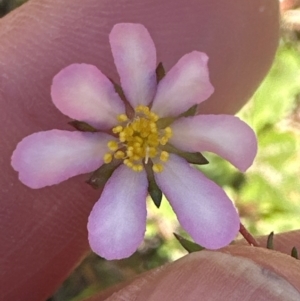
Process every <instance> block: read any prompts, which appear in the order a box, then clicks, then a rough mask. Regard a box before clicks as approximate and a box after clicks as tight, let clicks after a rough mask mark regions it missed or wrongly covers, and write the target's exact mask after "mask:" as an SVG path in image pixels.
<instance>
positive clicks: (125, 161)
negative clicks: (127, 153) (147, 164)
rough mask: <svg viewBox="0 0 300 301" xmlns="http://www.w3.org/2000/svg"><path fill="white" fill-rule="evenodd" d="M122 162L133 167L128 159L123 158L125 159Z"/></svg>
mask: <svg viewBox="0 0 300 301" xmlns="http://www.w3.org/2000/svg"><path fill="white" fill-rule="evenodd" d="M123 163H124V164H125V165H126V166H128V167H130V168H132V167H133V163H132V162H131V161H130V160H129V159H125V160H124V161H123Z"/></svg>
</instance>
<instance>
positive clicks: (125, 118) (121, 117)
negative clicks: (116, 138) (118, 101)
mask: <svg viewBox="0 0 300 301" xmlns="http://www.w3.org/2000/svg"><path fill="white" fill-rule="evenodd" d="M117 119H118V121H120V122H125V121H127V120H128V117H127V116H126V115H125V114H121V115H119V116H118V118H117Z"/></svg>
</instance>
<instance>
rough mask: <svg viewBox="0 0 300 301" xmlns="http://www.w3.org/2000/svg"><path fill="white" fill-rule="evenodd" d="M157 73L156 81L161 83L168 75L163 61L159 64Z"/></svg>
mask: <svg viewBox="0 0 300 301" xmlns="http://www.w3.org/2000/svg"><path fill="white" fill-rule="evenodd" d="M155 73H156V81H157V83H159V82H160V81H161V80H162V79H163V78H164V77H165V75H166V71H165V68H164V66H163V64H162V62H160V63H159V64H158V65H157V67H156V70H155Z"/></svg>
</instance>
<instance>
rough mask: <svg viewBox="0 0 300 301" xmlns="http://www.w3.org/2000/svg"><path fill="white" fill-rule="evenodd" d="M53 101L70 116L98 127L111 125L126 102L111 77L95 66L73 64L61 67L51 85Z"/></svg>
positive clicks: (102, 127) (114, 122)
mask: <svg viewBox="0 0 300 301" xmlns="http://www.w3.org/2000/svg"><path fill="white" fill-rule="evenodd" d="M51 96H52V101H53V103H54V105H55V106H56V107H57V108H58V109H59V110H60V111H61V112H62V113H63V114H65V115H67V116H69V117H70V118H73V119H76V120H79V121H85V122H87V123H89V124H90V125H92V126H94V127H95V128H97V129H102V130H103V129H109V128H111V127H112V126H114V125H115V124H116V123H117V119H116V118H117V115H119V114H122V113H124V112H125V106H124V103H123V102H122V100H121V98H120V97H119V95H118V94H117V93H116V91H115V89H114V86H113V84H112V83H111V82H110V80H109V79H108V78H107V77H106V76H105V75H104V74H103V73H102V72H101V71H100V70H99V69H97V68H96V67H95V66H93V65H87V64H73V65H70V66H68V67H66V68H64V69H62V70H61V71H60V72H59V73H58V74H57V75H56V76H55V77H54V78H53V83H52V87H51Z"/></svg>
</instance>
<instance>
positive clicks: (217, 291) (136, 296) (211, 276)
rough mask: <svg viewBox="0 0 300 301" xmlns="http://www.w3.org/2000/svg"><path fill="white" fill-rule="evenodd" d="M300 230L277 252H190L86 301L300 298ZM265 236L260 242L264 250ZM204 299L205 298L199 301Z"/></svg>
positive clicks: (280, 240)
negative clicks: (299, 252) (295, 254)
mask: <svg viewBox="0 0 300 301" xmlns="http://www.w3.org/2000/svg"><path fill="white" fill-rule="evenodd" d="M299 238H300V231H291V232H289V233H283V234H279V235H276V236H275V239H274V245H275V248H276V251H274V250H268V249H266V248H262V247H251V246H247V245H245V242H244V241H238V242H237V243H236V245H233V246H229V247H226V248H223V249H221V250H218V251H201V252H196V253H192V254H189V255H187V256H185V257H183V258H181V259H180V260H178V261H175V262H173V263H171V264H168V265H164V266H163V267H160V268H158V269H155V270H152V271H149V272H146V273H144V274H142V275H139V276H137V277H136V278H134V279H132V280H130V281H128V282H127V283H122V284H120V285H117V286H115V287H112V288H110V289H108V290H106V291H104V292H103V293H101V294H99V295H97V296H94V297H92V298H89V299H87V300H86V301H104V300H107V301H112V300H113V301H123V300H126V301H131V300H132V301H133V300H135V301H142V300H143V301H152V300H153V301H154V300H155V301H156V300H158V301H164V300H172V301H181V300H187V301H192V300H214V301H223V300H230V301H233V300H237V301H239V300H246V301H247V300H258V301H260V300H274V301H293V300H295V301H297V300H300V281H299V277H300V260H296V259H294V258H292V257H291V256H290V251H291V249H292V248H293V247H296V248H298V249H299V247H300V240H299ZM266 241H267V237H261V238H258V242H259V243H260V244H261V246H264V247H265V246H266ZM200 297H201V298H200Z"/></svg>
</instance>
